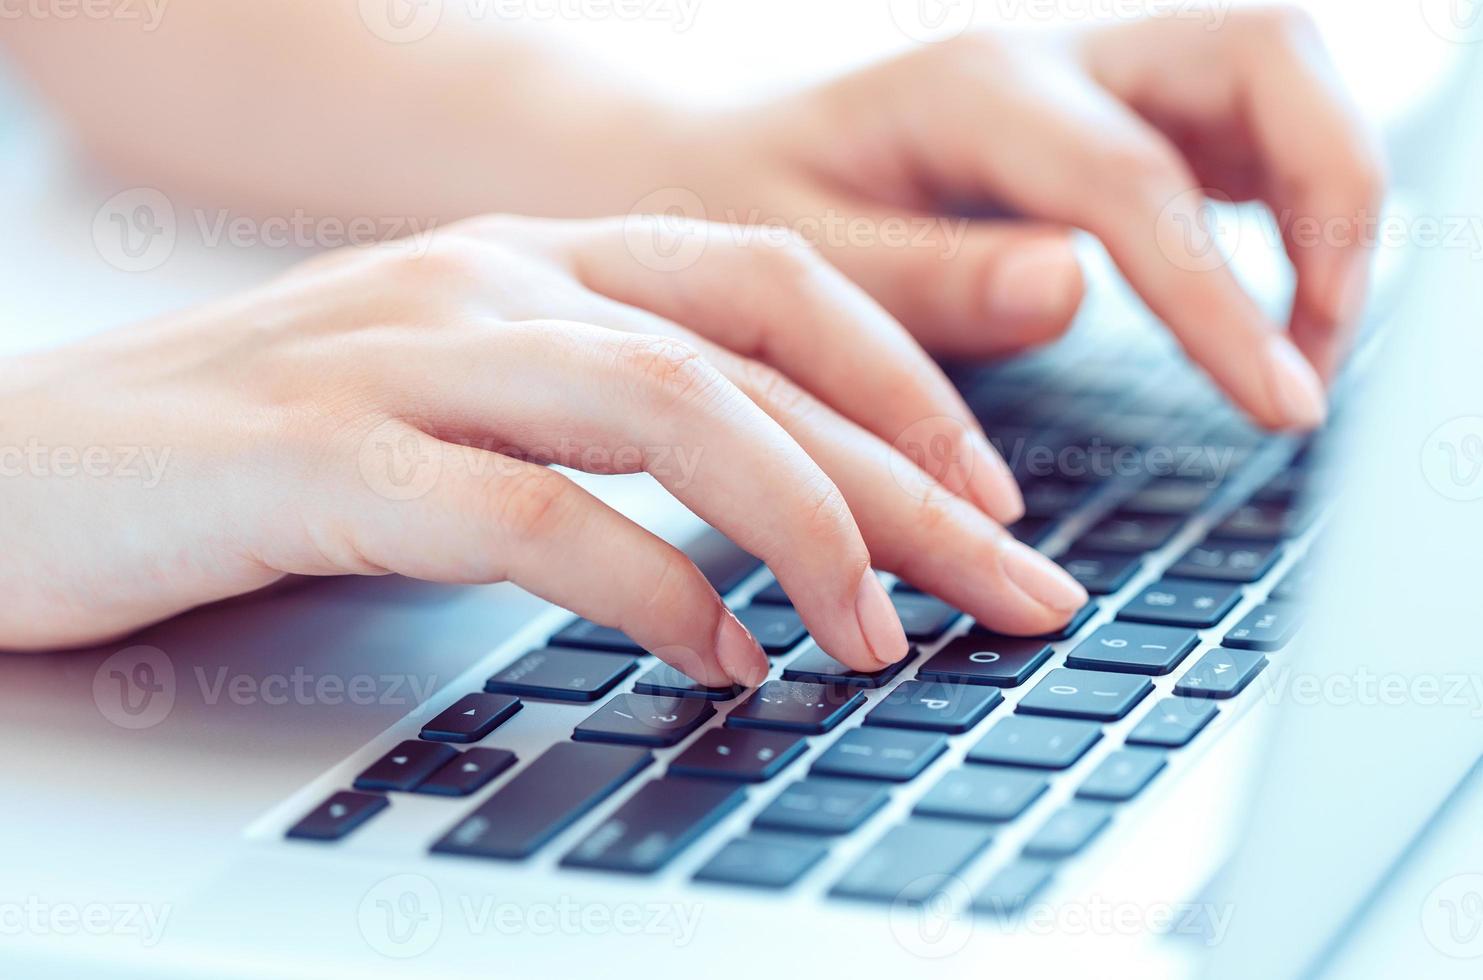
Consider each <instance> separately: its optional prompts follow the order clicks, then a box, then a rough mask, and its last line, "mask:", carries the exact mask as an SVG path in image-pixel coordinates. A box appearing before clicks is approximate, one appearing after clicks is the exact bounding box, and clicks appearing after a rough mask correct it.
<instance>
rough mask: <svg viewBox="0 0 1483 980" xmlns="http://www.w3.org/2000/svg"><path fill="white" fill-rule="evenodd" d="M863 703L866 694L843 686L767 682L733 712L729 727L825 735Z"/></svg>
mask: <svg viewBox="0 0 1483 980" xmlns="http://www.w3.org/2000/svg"><path fill="white" fill-rule="evenodd" d="M864 703H865V695H863V694H861V693H860V692H859V691H852V690H847V689H845V688H842V687H835V686H833V685H828V684H805V683H803V682H801V681H768V682H767V683H766V684H763V685H762V686H761V687H759V688H757V690H755V691H753V692H752V696H751V697H749V698H747V699H746V700H745V701H743V702H742V703H741V704H739V705H737V706H736V708H735V709H733V710H732V712H731V714H730V715H729V716H727V718H726V724H727V725H729V726H731V727H733V728H772V729H776V730H778V731H783V732H802V733H803V734H805V735H822V734H824V733H825V732H827V731H830V730H831V729H833V728H834V726H835V725H838V724H839V723H840V722H841V721H844V719H845V718H846V717H848V716H849V714H850V712H852V711H854V710H855V709H856V708H858V707H860V705H862V704H864Z"/></svg>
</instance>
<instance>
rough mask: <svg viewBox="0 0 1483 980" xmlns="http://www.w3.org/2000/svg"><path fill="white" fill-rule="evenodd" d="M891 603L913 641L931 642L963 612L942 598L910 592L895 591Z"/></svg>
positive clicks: (907, 634)
mask: <svg viewBox="0 0 1483 980" xmlns="http://www.w3.org/2000/svg"><path fill="white" fill-rule="evenodd" d="M891 604H892V605H893V606H895V607H896V615H897V616H899V617H900V618H901V626H902V628H903V629H905V630H906V638H907V639H908V640H911V641H912V642H913V643H931V642H932V641H933V640H936V639H937V638H938V637H940V636H942V634H944V633H946V632H947V631H948V627H950V626H952V625H953V624H954V623H956V622H957V621H958V617H960V616H962V615H963V614H962V613H961V612H959V611H958V610H956V609H954V608H953V607H952V606H950V605H948V604H947V603H945V602H943V601H942V600H941V599H934V598H933V597H932V596H929V595H913V594H912V593H910V592H899V593H897V592H893V593H892V594H891Z"/></svg>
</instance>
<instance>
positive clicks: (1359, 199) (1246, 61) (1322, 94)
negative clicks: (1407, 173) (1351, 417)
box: [1231, 11, 1385, 379]
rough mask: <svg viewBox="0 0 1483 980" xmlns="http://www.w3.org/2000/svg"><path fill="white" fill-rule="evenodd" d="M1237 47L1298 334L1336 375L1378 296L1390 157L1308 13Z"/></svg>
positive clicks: (1236, 69)
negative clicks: (1372, 228) (1376, 226)
mask: <svg viewBox="0 0 1483 980" xmlns="http://www.w3.org/2000/svg"><path fill="white" fill-rule="evenodd" d="M1252 23H1253V28H1254V29H1253V30H1252V31H1251V39H1250V40H1249V41H1248V42H1247V43H1244V44H1240V45H1235V46H1232V48H1231V58H1232V59H1233V61H1234V62H1235V63H1234V64H1233V66H1232V69H1231V73H1232V77H1233V78H1234V79H1235V80H1236V81H1235V84H1236V85H1237V87H1238V88H1239V89H1240V91H1241V93H1242V102H1243V103H1244V104H1245V105H1247V106H1249V110H1248V113H1249V116H1250V125H1251V129H1252V133H1253V136H1254V138H1255V141H1256V144H1257V149H1258V152H1259V156H1260V159H1261V163H1262V169H1263V170H1264V171H1265V176H1266V179H1265V181H1264V183H1265V185H1266V193H1265V194H1264V195H1263V196H1264V197H1266V198H1267V200H1268V202H1269V203H1270V204H1271V205H1272V207H1273V209H1274V210H1275V211H1276V212H1277V213H1278V214H1279V215H1281V216H1283V221H1282V225H1283V233H1284V238H1285V243H1286V247H1287V252H1288V255H1289V257H1290V258H1291V259H1292V262H1293V266H1294V268H1295V269H1296V270H1297V275H1298V285H1297V291H1296V294H1295V296H1294V299H1293V313H1292V322H1291V332H1292V338H1293V341H1294V342H1295V343H1296V344H1297V345H1298V348H1299V349H1300V350H1302V351H1303V353H1304V354H1305V355H1306V356H1307V358H1308V359H1309V361H1311V362H1312V363H1313V365H1314V366H1315V367H1316V368H1317V370H1318V372H1319V374H1320V376H1322V377H1324V378H1325V379H1329V378H1332V376H1333V374H1334V372H1335V370H1336V369H1337V367H1338V365H1339V363H1340V361H1341V360H1342V358H1343V356H1344V354H1345V353H1346V352H1347V350H1348V347H1349V343H1350V340H1351V339H1352V336H1353V332H1354V330H1355V329H1356V327H1357V326H1358V324H1359V320H1360V317H1361V314H1362V313H1363V310H1364V305H1365V299H1366V297H1367V295H1368V293H1369V280H1370V263H1371V257H1372V249H1373V245H1374V242H1373V241H1372V240H1370V239H1371V236H1370V235H1369V233H1368V232H1367V230H1366V227H1365V225H1366V223H1367V222H1368V221H1372V220H1374V219H1376V217H1377V216H1378V214H1379V211H1380V208H1381V205H1382V203H1383V198H1384V188H1385V175H1384V169H1385V168H1384V163H1383V160H1382V155H1381V152H1380V150H1379V149H1378V147H1377V145H1376V142H1375V140H1374V138H1373V136H1372V135H1371V133H1370V132H1369V130H1368V127H1367V126H1366V124H1365V122H1364V120H1363V117H1362V116H1361V114H1360V112H1359V110H1358V108H1357V107H1356V106H1355V105H1354V103H1353V102H1352V100H1351V99H1350V98H1349V96H1348V94H1347V92H1346V91H1345V88H1344V86H1343V85H1342V84H1341V83H1340V81H1339V78H1338V73H1337V71H1336V70H1335V69H1334V67H1333V64H1332V62H1331V61H1330V60H1329V58H1328V55H1327V53H1326V51H1325V50H1324V47H1323V44H1322V43H1321V41H1320V39H1319V36H1318V33H1317V31H1316V30H1314V28H1313V25H1312V22H1311V21H1310V20H1308V19H1307V17H1306V15H1304V14H1302V13H1299V12H1295V11H1284V12H1282V13H1269V14H1268V15H1267V16H1266V17H1265V18H1263V19H1260V20H1256V21H1253V22H1252Z"/></svg>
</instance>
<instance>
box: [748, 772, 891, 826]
mask: <svg viewBox="0 0 1483 980" xmlns="http://www.w3.org/2000/svg"><path fill="white" fill-rule="evenodd" d="M890 798H891V797H890V794H889V793H887V792H886V787H885V786H883V785H881V784H880V783H867V782H863V781H855V780H846V779H801V780H799V781H798V782H796V783H793V784H792V785H790V786H788V787H787V788H786V789H784V790H783V791H782V792H781V793H779V794H778V795H777V797H776V798H775V799H774V800H773V801H772V802H771V803H769V804H768V805H767V806H766V808H764V809H763V811H762V812H761V813H759V814H757V818H756V819H755V820H753V821H752V826H754V827H758V828H764V829H770V830H787V831H793V832H796V833H804V834H848V833H849V832H850V831H852V830H854V829H855V828H857V827H859V826H860V825H861V824H863V823H864V822H865V821H866V820H868V819H870V817H871V816H873V815H874V814H875V812H876V811H877V810H879V809H880V808H881V807H883V806H885V805H886V801H887V800H889V799H890Z"/></svg>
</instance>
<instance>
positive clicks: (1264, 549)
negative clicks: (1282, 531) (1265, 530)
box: [1167, 538, 1282, 582]
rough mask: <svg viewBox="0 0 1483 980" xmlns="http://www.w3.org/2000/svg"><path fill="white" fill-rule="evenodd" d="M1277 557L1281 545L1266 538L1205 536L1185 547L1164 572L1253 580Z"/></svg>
mask: <svg viewBox="0 0 1483 980" xmlns="http://www.w3.org/2000/svg"><path fill="white" fill-rule="evenodd" d="M1281 557H1282V549H1281V548H1280V547H1279V546H1277V545H1275V544H1272V543H1270V542H1265V541H1222V540H1221V539H1219V538H1206V539H1205V541H1204V542H1202V543H1201V544H1197V545H1195V546H1194V547H1193V548H1191V549H1190V550H1189V551H1186V552H1185V553H1184V556H1183V557H1182V558H1180V559H1179V561H1177V562H1175V563H1174V565H1173V567H1171V568H1170V569H1169V570H1168V572H1167V574H1169V575H1172V576H1175V577H1177V578H1197V579H1209V580H1212V581H1217V582H1256V581H1259V580H1260V579H1261V578H1262V576H1264V575H1266V574H1267V573H1268V572H1270V571H1271V570H1272V566H1273V565H1275V564H1277V559H1279V558H1281Z"/></svg>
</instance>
